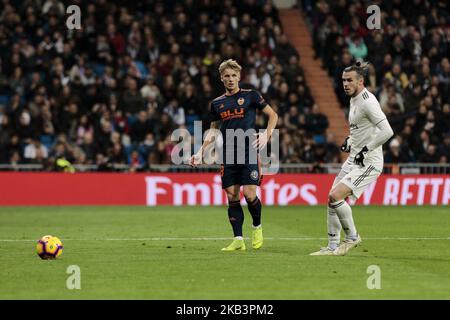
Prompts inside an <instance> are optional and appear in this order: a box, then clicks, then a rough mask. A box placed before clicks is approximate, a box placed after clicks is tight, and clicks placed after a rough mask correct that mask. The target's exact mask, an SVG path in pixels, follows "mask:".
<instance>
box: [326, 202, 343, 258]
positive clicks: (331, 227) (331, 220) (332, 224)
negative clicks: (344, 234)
mask: <svg viewBox="0 0 450 320" xmlns="http://www.w3.org/2000/svg"><path fill="white" fill-rule="evenodd" d="M327 225H328V248H330V249H331V250H334V249H336V248H337V246H338V245H339V242H340V241H341V229H342V226H341V222H340V221H339V218H338V216H337V214H336V211H335V210H334V209H331V208H330V207H328V214H327Z"/></svg>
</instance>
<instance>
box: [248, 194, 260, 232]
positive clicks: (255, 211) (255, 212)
mask: <svg viewBox="0 0 450 320" xmlns="http://www.w3.org/2000/svg"><path fill="white" fill-rule="evenodd" d="M246 200H247V205H248V211H250V214H251V215H252V218H253V226H254V227H257V226H259V225H260V224H261V201H259V199H258V197H256V198H255V199H254V200H253V201H249V200H248V199H246Z"/></svg>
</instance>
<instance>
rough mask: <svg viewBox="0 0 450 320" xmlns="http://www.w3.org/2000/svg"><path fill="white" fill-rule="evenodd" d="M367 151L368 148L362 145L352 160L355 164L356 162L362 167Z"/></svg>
mask: <svg viewBox="0 0 450 320" xmlns="http://www.w3.org/2000/svg"><path fill="white" fill-rule="evenodd" d="M368 152H369V149H367V147H366V146H364V148H362V149H361V151H360V152H358V153H357V154H356V156H355V160H354V162H355V164H357V165H359V166H361V167H364V159H365V157H366V155H367V153H368Z"/></svg>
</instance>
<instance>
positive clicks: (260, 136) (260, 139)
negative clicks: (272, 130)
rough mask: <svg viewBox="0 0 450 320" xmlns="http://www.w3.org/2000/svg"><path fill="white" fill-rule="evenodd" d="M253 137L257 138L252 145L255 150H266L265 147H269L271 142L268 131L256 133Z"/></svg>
mask: <svg viewBox="0 0 450 320" xmlns="http://www.w3.org/2000/svg"><path fill="white" fill-rule="evenodd" d="M253 135H254V136H256V139H255V141H253V143H252V146H253V148H256V149H258V150H262V149H264V147H265V146H266V145H267V142H268V141H269V137H268V135H267V131H264V132H261V133H254V134H253Z"/></svg>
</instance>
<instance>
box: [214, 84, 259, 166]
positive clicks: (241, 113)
mask: <svg viewBox="0 0 450 320" xmlns="http://www.w3.org/2000/svg"><path fill="white" fill-rule="evenodd" d="M266 106H267V102H266V101H265V100H264V98H263V97H262V96H261V94H260V93H259V92H258V91H255V90H252V89H239V91H238V92H237V93H235V94H233V95H226V94H224V95H221V96H220V97H217V98H215V99H214V100H213V101H212V102H211V106H210V114H209V116H210V120H211V121H220V131H221V132H222V136H223V141H224V146H223V149H224V150H223V151H224V152H227V144H228V143H227V139H226V133H227V130H230V129H231V130H239V129H241V130H243V131H244V132H247V130H249V129H253V130H255V127H256V110H257V109H258V110H262V109H264V108H265V107H266ZM250 140H251V139H250ZM250 145H251V144H250V142H249V141H247V142H246V143H245V146H242V145H241V146H239V145H236V144H235V148H234V149H235V152H236V151H237V150H238V149H241V150H242V149H244V150H245V154H246V162H247V161H248V157H247V154H248V150H249V148H250ZM235 154H236V153H235ZM224 163H225V164H226V162H225V158H224Z"/></svg>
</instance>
